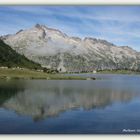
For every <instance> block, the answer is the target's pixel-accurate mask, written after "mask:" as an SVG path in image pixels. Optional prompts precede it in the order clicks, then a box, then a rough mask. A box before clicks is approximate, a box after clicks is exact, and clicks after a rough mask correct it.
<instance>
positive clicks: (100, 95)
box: [0, 80, 140, 121]
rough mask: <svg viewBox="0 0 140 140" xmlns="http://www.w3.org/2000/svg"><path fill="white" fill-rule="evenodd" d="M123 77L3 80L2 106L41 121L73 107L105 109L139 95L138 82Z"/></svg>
mask: <svg viewBox="0 0 140 140" xmlns="http://www.w3.org/2000/svg"><path fill="white" fill-rule="evenodd" d="M121 81H122V80H121ZM121 81H114V82H113V81H112V80H110V81H109V80H108V81H107V80H97V81H63V80H62V81H58V80H56V81H46V80H26V81H20V80H17V81H16V80H15V81H14V82H13V81H9V82H6V83H5V84H3V85H2V83H0V85H1V86H0V97H1V100H0V106H1V107H3V108H5V109H8V110H13V111H15V112H16V113H17V114H19V115H27V116H30V117H32V118H33V120H34V121H38V120H42V119H47V118H48V117H56V116H58V115H59V114H60V113H62V112H65V111H67V110H70V109H79V108H80V109H83V110H91V109H95V108H98V109H100V108H102V109H103V108H105V107H106V106H110V105H112V104H113V103H116V102H121V103H126V102H129V101H131V100H132V99H133V98H136V97H139V95H140V94H139V88H138V86H136V85H132V84H131V81H127V80H125V82H123V83H122V82H121ZM13 83H14V84H13ZM4 85H5V86H4ZM10 93H11V94H10ZM2 99H3V100H2Z"/></svg>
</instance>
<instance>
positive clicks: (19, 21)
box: [0, 6, 140, 51]
mask: <svg viewBox="0 0 140 140" xmlns="http://www.w3.org/2000/svg"><path fill="white" fill-rule="evenodd" d="M37 23H38V24H41V25H46V26H47V27H51V28H56V29H59V30H61V31H62V32H64V33H66V34H67V35H69V36H77V37H80V38H84V37H93V38H98V39H104V40H107V41H109V42H112V43H114V44H115V45H118V46H130V47H132V48H133V49H135V50H137V51H140V6H0V35H6V34H14V33H16V32H18V31H19V30H20V29H28V28H31V27H33V26H35V24H37Z"/></svg>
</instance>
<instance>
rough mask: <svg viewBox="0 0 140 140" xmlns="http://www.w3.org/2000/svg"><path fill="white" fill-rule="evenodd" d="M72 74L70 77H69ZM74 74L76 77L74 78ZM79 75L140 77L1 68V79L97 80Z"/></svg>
mask: <svg viewBox="0 0 140 140" xmlns="http://www.w3.org/2000/svg"><path fill="white" fill-rule="evenodd" d="M67 74H68V75H67ZM69 74H70V75H69ZM74 74H75V75H76V76H74ZM78 74H97V75H98V74H123V75H125V74H128V75H140V72H134V71H128V70H113V71H108V70H104V71H97V72H96V73H92V72H91V73H90V72H89V73H56V74H51V73H46V72H41V71H37V70H30V69H12V68H8V69H3V68H0V79H6V80H10V79H25V80H30V79H42V80H97V79H96V78H95V77H82V76H80V75H79V76H77V75H78Z"/></svg>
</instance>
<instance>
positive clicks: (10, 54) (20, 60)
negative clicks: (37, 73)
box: [0, 39, 41, 69]
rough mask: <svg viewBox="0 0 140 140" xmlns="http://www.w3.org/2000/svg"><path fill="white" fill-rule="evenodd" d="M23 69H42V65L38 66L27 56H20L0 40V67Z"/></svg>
mask: <svg viewBox="0 0 140 140" xmlns="http://www.w3.org/2000/svg"><path fill="white" fill-rule="evenodd" d="M2 66H7V67H21V68H29V69H40V68H41V65H40V64H37V63H35V62H33V61H31V60H29V59H27V58H26V57H25V56H23V55H20V54H18V53H17V52H16V51H15V50H13V49H12V48H11V47H10V46H8V45H7V44H5V43H4V42H3V41H2V40H1V39H0V67H2Z"/></svg>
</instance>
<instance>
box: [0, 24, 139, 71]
mask: <svg viewBox="0 0 140 140" xmlns="http://www.w3.org/2000/svg"><path fill="white" fill-rule="evenodd" d="M1 38H2V39H3V40H4V42H5V43H7V44H8V45H10V46H11V47H12V48H13V49H15V50H16V51H17V52H18V53H20V54H24V55H25V56H26V57H27V58H29V59H31V60H33V61H35V62H37V63H40V64H41V65H42V66H44V67H49V68H55V69H58V70H60V71H61V72H66V71H67V72H92V71H94V70H105V69H108V70H113V69H128V70H137V71H140V53H138V52H136V51H135V50H133V49H132V48H130V47H127V46H122V47H119V46H116V45H114V44H112V43H109V42H107V41H106V40H100V39H96V38H89V37H86V38H84V39H80V38H78V37H69V36H68V35H66V34H64V33H62V32H61V31H59V30H56V29H52V28H48V27H46V26H44V25H39V24H37V25H35V26H34V27H33V28H31V29H27V30H20V31H19V32H17V33H16V34H14V35H8V36H4V37H1Z"/></svg>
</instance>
